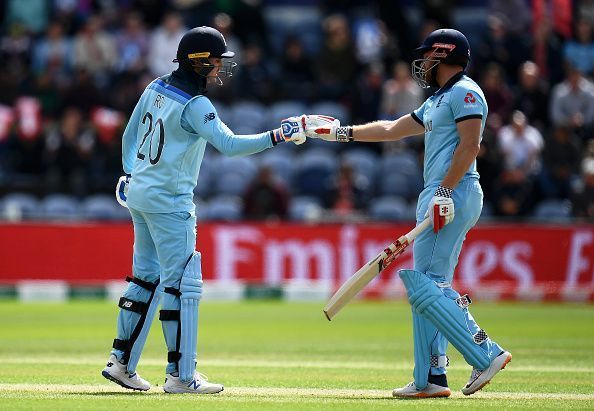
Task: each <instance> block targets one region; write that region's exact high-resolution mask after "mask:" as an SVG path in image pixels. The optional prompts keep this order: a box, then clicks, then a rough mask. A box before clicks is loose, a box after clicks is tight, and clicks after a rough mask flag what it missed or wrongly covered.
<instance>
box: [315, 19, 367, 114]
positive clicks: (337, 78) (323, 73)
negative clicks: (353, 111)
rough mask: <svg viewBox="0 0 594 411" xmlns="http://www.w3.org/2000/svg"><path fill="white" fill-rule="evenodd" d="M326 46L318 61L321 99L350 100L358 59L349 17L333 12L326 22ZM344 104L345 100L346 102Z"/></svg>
mask: <svg viewBox="0 0 594 411" xmlns="http://www.w3.org/2000/svg"><path fill="white" fill-rule="evenodd" d="M323 27H324V45H323V46H322V50H321V51H320V53H319V55H318V57H317V59H316V62H317V70H318V74H317V78H318V90H319V95H318V97H319V98H320V99H323V100H324V99H328V100H344V99H348V94H349V93H348V91H349V89H350V86H351V82H352V81H353V78H355V75H356V73H357V69H358V62H357V58H356V56H355V46H354V45H353V41H352V38H351V33H350V30H349V25H348V20H347V19H346V17H344V16H342V15H339V14H333V15H331V16H329V17H327V18H326V19H325V20H324V22H323ZM343 103H344V101H343Z"/></svg>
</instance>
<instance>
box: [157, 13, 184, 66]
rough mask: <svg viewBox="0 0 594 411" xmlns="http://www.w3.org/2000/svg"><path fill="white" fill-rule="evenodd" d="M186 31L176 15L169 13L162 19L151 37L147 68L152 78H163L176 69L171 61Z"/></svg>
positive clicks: (179, 17)
mask: <svg viewBox="0 0 594 411" xmlns="http://www.w3.org/2000/svg"><path fill="white" fill-rule="evenodd" d="M186 30H187V29H186V27H184V25H183V21H182V19H181V16H180V15H179V14H178V13H175V12H171V13H168V14H166V15H165V17H163V21H162V22H161V25H160V26H159V27H157V28H156V29H155V30H154V31H153V33H152V35H151V47H150V50H149V55H148V66H149V69H150V71H151V73H152V75H153V76H155V77H159V76H163V75H165V74H167V73H170V72H172V71H173V70H175V69H176V68H177V64H175V63H173V61H172V60H173V59H174V58H175V51H176V50H177V45H178V44H179V41H180V40H181V38H182V36H183V35H184V33H185V32H186Z"/></svg>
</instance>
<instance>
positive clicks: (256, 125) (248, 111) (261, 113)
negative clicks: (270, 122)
mask: <svg viewBox="0 0 594 411" xmlns="http://www.w3.org/2000/svg"><path fill="white" fill-rule="evenodd" d="M267 119H268V115H267V111H266V108H265V107H264V106H263V105H262V104H260V103H257V102H254V101H242V102H239V103H235V104H233V105H232V106H231V108H230V116H229V123H227V125H228V126H229V128H230V129H231V130H233V132H234V133H235V134H255V133H261V132H262V131H265V129H266V128H267V127H266V124H267Z"/></svg>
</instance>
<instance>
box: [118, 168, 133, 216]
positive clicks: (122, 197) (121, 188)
mask: <svg viewBox="0 0 594 411" xmlns="http://www.w3.org/2000/svg"><path fill="white" fill-rule="evenodd" d="M130 177H132V176H131V175H130V174H126V175H124V176H121V177H120V179H119V180H118V183H117V184H116V189H115V196H116V200H117V202H118V203H120V205H121V206H122V207H126V208H128V205H127V204H126V200H127V199H128V185H129V184H130Z"/></svg>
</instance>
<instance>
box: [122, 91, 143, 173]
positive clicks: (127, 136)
mask: <svg viewBox="0 0 594 411" xmlns="http://www.w3.org/2000/svg"><path fill="white" fill-rule="evenodd" d="M142 100H143V99H142V97H141V98H140V99H139V100H138V103H136V107H134V111H133V112H132V115H131V116H130V120H128V124H127V125H126V129H125V130H124V135H123V136H122V168H123V169H124V173H126V174H132V171H133V170H132V169H133V168H134V160H135V159H136V155H135V154H136V144H137V134H138V123H139V122H140V111H141V109H142Z"/></svg>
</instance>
